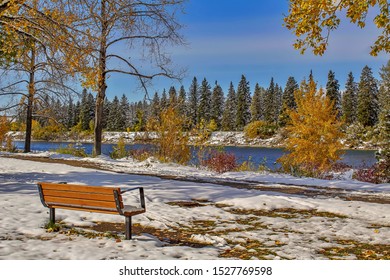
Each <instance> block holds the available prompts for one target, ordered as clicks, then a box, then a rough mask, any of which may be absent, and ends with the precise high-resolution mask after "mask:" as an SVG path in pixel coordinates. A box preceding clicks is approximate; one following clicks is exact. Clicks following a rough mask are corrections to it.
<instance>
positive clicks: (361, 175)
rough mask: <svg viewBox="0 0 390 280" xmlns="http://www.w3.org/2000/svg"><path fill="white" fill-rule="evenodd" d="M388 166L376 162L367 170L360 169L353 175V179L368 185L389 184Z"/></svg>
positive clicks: (384, 163)
mask: <svg viewBox="0 0 390 280" xmlns="http://www.w3.org/2000/svg"><path fill="white" fill-rule="evenodd" d="M388 174H389V166H388V165H387V164H386V162H384V161H383V162H378V163H376V164H374V165H373V166H371V167H369V168H362V169H359V170H357V171H356V172H355V173H354V174H353V178H354V179H356V180H358V181H362V182H368V183H374V184H382V183H390V177H389V176H388Z"/></svg>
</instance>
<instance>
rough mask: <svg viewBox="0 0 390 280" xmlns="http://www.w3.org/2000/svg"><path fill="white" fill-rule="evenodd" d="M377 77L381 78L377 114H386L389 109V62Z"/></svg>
mask: <svg viewBox="0 0 390 280" xmlns="http://www.w3.org/2000/svg"><path fill="white" fill-rule="evenodd" d="M379 75H380V77H381V79H382V80H381V83H380V90H379V94H378V102H379V110H380V111H379V114H380V115H382V114H387V111H388V110H389V109H390V60H389V61H388V62H387V64H386V65H384V66H383V67H382V68H381V70H380V72H379Z"/></svg>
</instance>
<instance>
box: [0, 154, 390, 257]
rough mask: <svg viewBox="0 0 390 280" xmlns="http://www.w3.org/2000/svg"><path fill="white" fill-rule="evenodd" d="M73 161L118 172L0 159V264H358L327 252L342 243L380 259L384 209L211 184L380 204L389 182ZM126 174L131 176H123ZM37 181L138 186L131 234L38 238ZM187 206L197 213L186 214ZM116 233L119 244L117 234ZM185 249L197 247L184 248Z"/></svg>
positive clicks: (63, 213)
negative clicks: (315, 190) (354, 196)
mask: <svg viewBox="0 0 390 280" xmlns="http://www.w3.org/2000/svg"><path fill="white" fill-rule="evenodd" d="M43 155H44V156H46V157H51V158H61V159H73V160H74V159H75V158H69V157H68V156H66V157H63V156H60V155H57V154H53V153H44V154H39V156H40V157H42V156H43ZM29 156H31V154H29ZM36 156H38V155H36ZM78 160H80V161H89V162H93V163H98V164H100V165H101V166H104V167H105V168H106V169H110V170H112V171H116V172H118V171H119V172H123V173H116V172H110V171H102V170H95V169H87V168H82V167H73V166H69V165H65V164H54V163H41V162H32V161H27V160H17V159H12V158H4V157H0V197H1V202H2V203H1V205H0V210H1V211H0V212H1V213H2V215H0V240H1V242H0V259H217V258H222V257H225V258H241V259H326V258H329V257H330V255H331V257H332V258H343V259H351V258H352V259H354V258H357V257H360V255H358V253H357V252H354V251H353V250H352V252H349V253H348V254H345V253H343V254H341V253H340V254H336V253H334V252H338V251H337V250H336V251H335V250H334V248H339V249H340V248H341V249H342V248H344V247H345V246H347V245H345V243H346V242H352V243H351V244H352V245H348V246H349V247H351V246H352V247H353V248H355V247H356V248H358V247H359V248H360V247H361V246H363V245H364V246H371V247H372V248H371V247H370V251H375V248H381V251H382V254H384V255H383V256H382V258H386V257H387V258H390V253H388V252H387V251H386V250H387V249H386V250H383V248H389V249H390V204H380V203H370V202H363V201H347V200H345V199H341V198H337V197H326V196H323V197H322V196H321V197H308V196H305V195H300V194H285V193H280V192H274V191H272V192H271V191H261V190H256V189H247V188H240V189H239V188H233V187H228V186H224V185H219V184H218V183H217V182H218V180H226V181H228V180H232V181H234V182H244V183H245V182H247V181H251V182H263V183H264V182H265V183H267V185H268V186H276V187H288V186H283V185H280V184H285V183H288V184H294V185H296V186H319V187H326V188H341V189H345V191H346V192H347V191H351V190H353V191H354V192H356V193H359V194H360V195H363V196H364V195H366V194H367V195H368V194H370V195H371V194H372V192H375V194H377V195H378V196H383V197H388V196H389V195H390V185H389V184H382V185H373V184H367V183H362V182H357V181H353V180H345V181H342V180H334V181H325V180H317V179H309V178H294V177H292V176H288V175H283V174H272V173H252V172H237V173H235V172H231V173H225V174H222V175H221V174H215V173H213V172H210V171H207V170H201V169H198V168H195V167H188V166H187V167H186V166H179V165H176V164H162V163H159V162H158V161H157V160H155V159H152V158H150V159H148V160H146V161H144V162H137V161H133V160H131V159H125V160H119V161H115V160H112V159H109V158H107V157H104V156H103V157H98V158H94V159H92V158H87V159H78ZM130 172H132V173H140V174H126V173H130ZM146 173H147V174H159V175H170V176H176V177H182V178H187V177H191V178H197V179H203V180H204V179H207V180H208V181H209V183H200V182H196V181H193V182H191V181H180V180H169V179H161V178H158V177H154V176H145V175H142V174H146ZM39 181H49V182H50V181H52V182H53V181H54V182H56V181H57V182H58V181H67V182H70V183H79V184H87V185H104V186H120V187H133V186H143V187H144V188H145V198H146V206H147V211H146V213H145V214H142V215H138V216H135V217H134V219H133V222H134V223H135V225H136V226H137V227H138V229H139V230H140V233H139V234H137V235H136V236H134V239H133V240H131V241H125V240H119V241H121V242H118V239H117V238H110V237H104V236H100V235H98V236H95V237H94V238H88V236H87V235H82V234H71V233H69V234H66V232H65V233H64V232H62V233H58V232H47V231H46V230H45V228H44V225H45V224H46V223H47V221H48V210H47V209H46V208H44V207H43V205H42V204H41V202H40V199H39V195H38V192H37V189H36V183H37V182H39ZM213 182H214V184H213ZM278 184H279V185H278ZM137 195H138V194H137V192H134V193H132V192H128V193H125V194H124V199H125V204H135V203H138V201H137ZM183 202H194V203H192V204H191V203H187V204H186V203H183ZM195 202H196V203H195ZM191 205H192V206H198V207H189V206H191ZM57 219H59V220H61V224H63V225H66V226H67V227H69V228H72V227H74V228H81V227H90V226H93V225H96V223H123V222H124V218H123V217H121V216H116V215H104V214H97V213H88V212H78V211H67V210H62V209H59V210H57ZM86 231H88V230H86ZM176 235H177V236H178V238H181V241H182V242H179V243H178V244H175V245H173V244H171V243H170V242H172V238H173V236H176ZM120 236H122V237H123V233H120ZM191 244H194V245H197V246H192V247H189V246H190V245H191ZM348 244H350V243H348ZM354 246H355V247H354ZM364 246H363V247H364ZM378 246H379V247H378ZM383 246H384V247H383ZM349 247H348V248H349ZM373 248H374V249H373ZM341 249H340V250H341ZM378 250H379V249H378ZM360 251H361V250H360ZM383 252H384V253H383ZM386 252H387V253H386ZM333 253H334V254H336V255H332V254H333ZM379 254H380V253H379V251H378V254H377V255H376V257H377V258H381V256H380V255H379Z"/></svg>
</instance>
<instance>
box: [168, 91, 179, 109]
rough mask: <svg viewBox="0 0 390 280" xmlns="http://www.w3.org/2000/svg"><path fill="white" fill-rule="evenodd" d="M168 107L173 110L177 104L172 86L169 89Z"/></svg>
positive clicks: (175, 93)
mask: <svg viewBox="0 0 390 280" xmlns="http://www.w3.org/2000/svg"><path fill="white" fill-rule="evenodd" d="M168 94H169V106H170V107H173V108H175V107H176V103H177V92H176V88H175V87H174V86H171V87H170V88H169V92H168Z"/></svg>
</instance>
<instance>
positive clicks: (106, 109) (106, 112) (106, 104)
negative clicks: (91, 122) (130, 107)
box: [102, 96, 111, 129]
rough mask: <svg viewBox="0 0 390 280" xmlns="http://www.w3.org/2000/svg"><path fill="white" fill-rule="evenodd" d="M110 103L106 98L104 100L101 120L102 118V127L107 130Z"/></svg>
mask: <svg viewBox="0 0 390 280" xmlns="http://www.w3.org/2000/svg"><path fill="white" fill-rule="evenodd" d="M110 109H111V102H110V101H109V100H108V99H107V96H106V97H105V98H104V104H103V118H102V127H103V129H107V120H108V117H109V115H110Z"/></svg>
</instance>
